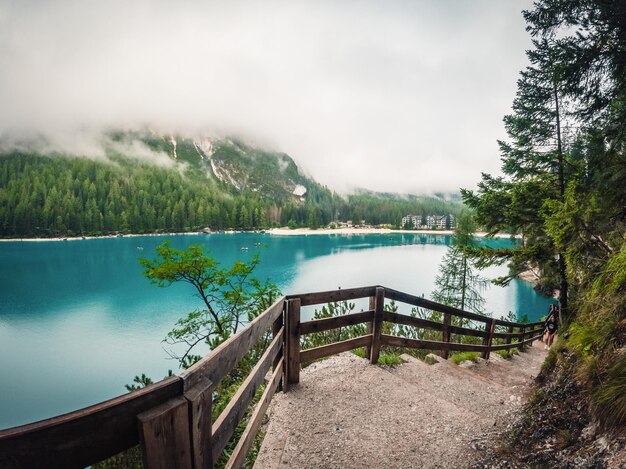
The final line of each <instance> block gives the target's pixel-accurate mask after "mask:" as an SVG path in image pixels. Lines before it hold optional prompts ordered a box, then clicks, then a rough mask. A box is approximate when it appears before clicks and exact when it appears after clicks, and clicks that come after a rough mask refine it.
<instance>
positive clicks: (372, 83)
mask: <svg viewBox="0 0 626 469" xmlns="http://www.w3.org/2000/svg"><path fill="white" fill-rule="evenodd" d="M529 6H530V2H529V1H523V2H521V1H520V2H517V1H516V2H501V1H497V0H477V1H472V2H467V1H462V0H450V1H445V2H442V1H435V0H430V1H419V2H409V1H406V2H393V3H390V2H382V1H380V2H374V1H365V2H358V3H357V2H333V1H320V2H304V1H290V2H281V1H268V2H241V1H230V2H220V1H218V2H205V1H196V0H188V1H183V2H171V1H165V0H151V1H148V0H137V1H130V2H129V1H121V0H112V1H107V2H98V1H95V0H80V1H79V0H66V1H55V0H47V1H43V0H20V1H11V0H0V103H1V105H0V135H2V137H1V139H2V144H1V145H0V147H2V148H6V147H7V146H11V145H13V143H14V142H15V141H17V140H20V139H21V140H23V139H24V137H30V136H32V135H42V134H43V135H45V136H46V142H47V143H46V144H47V145H49V146H50V147H56V148H60V149H71V150H72V151H76V152H78V153H89V154H97V153H98V141H99V140H98V134H99V131H100V130H101V129H103V128H128V127H149V128H155V129H159V131H165V132H171V133H176V132H184V133H185V134H197V135H207V134H209V135H238V136H241V137H242V138H244V139H246V140H249V141H250V142H253V143H254V144H257V145H260V146H264V147H267V148H270V149H273V150H277V151H282V152H286V153H288V154H289V155H291V156H292V157H293V158H294V159H295V160H296V162H297V163H298V165H299V166H301V167H303V168H304V169H305V170H306V171H307V172H308V173H310V174H311V175H312V176H313V177H314V178H315V179H316V180H318V181H320V182H321V183H324V184H327V185H329V186H331V187H333V188H336V189H338V190H347V189H350V188H354V187H367V188H369V189H372V190H378V191H398V192H417V193H423V192H432V191H456V190H458V187H459V186H463V187H472V186H473V185H474V184H475V183H476V182H477V181H478V180H479V178H480V172H481V171H485V172H492V173H498V168H499V166H500V161H499V159H498V149H497V144H496V139H497V138H503V137H504V129H503V126H502V122H501V121H502V117H503V115H504V114H506V113H507V112H509V109H510V104H511V102H512V100H513V97H514V93H515V82H516V78H517V74H518V72H519V70H520V69H521V68H523V66H524V65H525V63H526V59H525V56H524V49H525V48H528V47H529V46H530V40H529V37H528V34H527V33H526V32H525V31H524V23H523V18H522V16H521V13H520V11H521V9H522V8H525V7H529ZM144 156H145V155H144Z"/></svg>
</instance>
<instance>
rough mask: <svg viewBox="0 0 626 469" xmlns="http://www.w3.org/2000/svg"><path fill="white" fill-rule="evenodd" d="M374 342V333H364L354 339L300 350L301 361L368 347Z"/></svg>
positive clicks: (305, 361)
mask: <svg viewBox="0 0 626 469" xmlns="http://www.w3.org/2000/svg"><path fill="white" fill-rule="evenodd" d="M371 344H372V335H371V334H368V335H362V336H360V337H356V338H354V339H349V340H344V341H342V342H335V343H332V344H329V345H322V346H321V347H315V348H311V349H307V350H302V351H301V352H300V361H301V362H302V363H308V362H312V361H313V360H317V359H318V358H323V357H328V356H330V355H336V354H338V353H341V352H347V351H349V350H354V349H355V348H359V347H368V346H370V345H371Z"/></svg>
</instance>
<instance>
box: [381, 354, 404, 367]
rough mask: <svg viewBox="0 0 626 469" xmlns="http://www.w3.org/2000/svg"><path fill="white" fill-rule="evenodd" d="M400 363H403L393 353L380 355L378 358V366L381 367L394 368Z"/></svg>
mask: <svg viewBox="0 0 626 469" xmlns="http://www.w3.org/2000/svg"><path fill="white" fill-rule="evenodd" d="M402 363H404V360H402V358H400V355H397V354H395V353H381V354H380V356H379V357H378V364H379V365H381V366H394V365H401V364H402Z"/></svg>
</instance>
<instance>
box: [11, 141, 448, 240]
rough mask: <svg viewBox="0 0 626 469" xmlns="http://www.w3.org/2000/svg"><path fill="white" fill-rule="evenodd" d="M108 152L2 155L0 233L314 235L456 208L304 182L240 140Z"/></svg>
mask: <svg viewBox="0 0 626 469" xmlns="http://www.w3.org/2000/svg"><path fill="white" fill-rule="evenodd" d="M103 149H104V151H105V156H101V157H98V158H84V157H81V156H82V155H66V154H55V153H50V152H48V153H42V152H37V151H23V150H22V151H13V152H8V153H5V154H3V155H1V156H0V236H3V237H31V236H32V237H48V236H76V235H102V234H111V233H118V232H119V233H152V232H183V231H192V230H199V229H204V228H209V229H211V230H224V229H238V230H250V229H265V228H269V227H273V226H286V225H290V226H294V227H295V226H308V227H310V228H317V227H320V226H325V225H327V224H329V223H330V222H331V221H334V220H358V221H361V220H365V221H366V222H367V223H369V224H376V225H377V224H389V225H396V226H398V225H399V224H400V221H401V219H402V217H403V216H404V215H406V214H407V213H417V214H424V215H427V214H442V215H443V214H447V213H452V214H458V211H459V209H460V204H459V203H456V202H454V201H447V200H444V199H443V198H440V197H418V196H398V195H393V194H376V193H368V192H361V193H359V194H352V195H348V196H341V195H338V194H336V193H334V192H332V191H331V190H330V189H328V188H327V187H324V186H322V185H320V184H318V183H317V182H315V181H314V180H312V179H311V178H309V177H306V176H305V175H303V174H302V173H301V171H300V170H299V169H298V167H297V166H296V164H295V162H294V161H293V160H292V159H291V158H290V157H289V156H288V155H285V154H282V153H274V152H268V151H264V150H259V149H256V148H252V147H250V146H247V145H245V144H243V143H241V142H239V141H235V140H208V139H197V140H194V139H190V138H186V137H181V136H177V137H173V136H167V135H157V134H154V133H149V132H121V131H117V132H110V133H109V134H108V135H106V139H105V141H104V143H103ZM138 154H140V155H142V158H141V159H140V158H138V156H137V155H138ZM146 154H148V157H146V156H145V155H146Z"/></svg>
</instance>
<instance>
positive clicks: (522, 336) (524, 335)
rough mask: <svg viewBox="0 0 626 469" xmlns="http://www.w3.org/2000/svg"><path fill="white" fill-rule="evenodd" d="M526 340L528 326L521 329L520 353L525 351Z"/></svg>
mask: <svg viewBox="0 0 626 469" xmlns="http://www.w3.org/2000/svg"><path fill="white" fill-rule="evenodd" d="M525 338H526V326H522V327H521V328H520V334H519V339H518V340H519V347H518V348H519V351H520V352H523V351H524V339H525Z"/></svg>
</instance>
